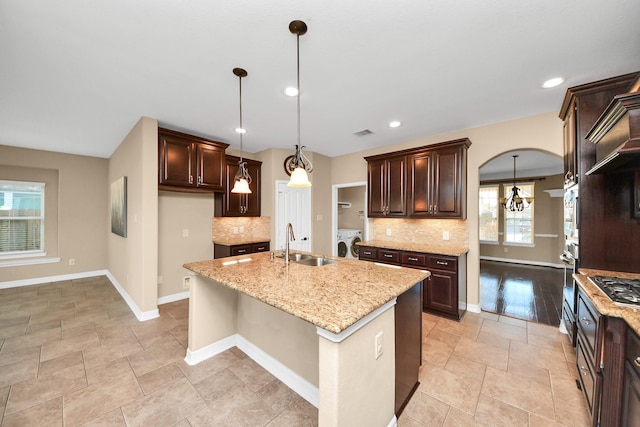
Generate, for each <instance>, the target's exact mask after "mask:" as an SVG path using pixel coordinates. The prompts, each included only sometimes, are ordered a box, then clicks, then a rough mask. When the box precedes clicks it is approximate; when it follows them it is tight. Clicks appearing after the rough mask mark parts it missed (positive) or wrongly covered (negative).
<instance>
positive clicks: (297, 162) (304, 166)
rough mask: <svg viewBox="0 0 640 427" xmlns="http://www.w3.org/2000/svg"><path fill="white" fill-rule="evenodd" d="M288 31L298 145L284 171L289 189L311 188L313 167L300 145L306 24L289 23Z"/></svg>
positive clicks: (286, 161) (287, 161)
mask: <svg viewBox="0 0 640 427" xmlns="http://www.w3.org/2000/svg"><path fill="white" fill-rule="evenodd" d="M289 31H291V33H293V34H295V35H296V42H297V74H298V80H297V89H298V94H297V95H296V99H297V101H298V144H297V145H296V153H295V155H294V156H290V157H289V158H287V160H285V170H291V179H290V180H289V183H287V186H289V187H311V182H309V176H308V175H307V173H311V171H313V165H312V164H311V162H310V161H309V159H307V158H306V157H305V156H304V154H302V149H303V148H304V146H303V145H301V144H300V36H302V35H304V34H305V33H306V32H307V24H305V23H304V22H302V21H291V23H290V24H289Z"/></svg>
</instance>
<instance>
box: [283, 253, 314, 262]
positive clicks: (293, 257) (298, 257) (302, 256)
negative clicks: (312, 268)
mask: <svg viewBox="0 0 640 427" xmlns="http://www.w3.org/2000/svg"><path fill="white" fill-rule="evenodd" d="M312 258H316V257H314V256H313V255H309V254H289V260H291V261H293V262H300V261H304V260H307V259H312Z"/></svg>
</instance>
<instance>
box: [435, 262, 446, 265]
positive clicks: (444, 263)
mask: <svg viewBox="0 0 640 427" xmlns="http://www.w3.org/2000/svg"><path fill="white" fill-rule="evenodd" d="M436 264H438V265H449V263H448V262H446V261H436Z"/></svg>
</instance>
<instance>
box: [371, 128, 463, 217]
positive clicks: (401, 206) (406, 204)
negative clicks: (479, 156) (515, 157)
mask: <svg viewBox="0 0 640 427" xmlns="http://www.w3.org/2000/svg"><path fill="white" fill-rule="evenodd" d="M470 145H471V141H469V140H468V139H467V138H464V139H458V140H453V141H446V142H442V143H439V144H433V145H428V146H424V147H418V148H413V149H410V150H404V151H398V152H393V153H385V154H380V155H376V156H369V157H365V160H366V161H367V163H368V169H367V170H368V174H367V184H368V191H369V193H368V215H369V216H370V217H409V218H457V219H464V218H466V203H465V202H466V182H467V156H466V153H467V149H468V148H469V146H470Z"/></svg>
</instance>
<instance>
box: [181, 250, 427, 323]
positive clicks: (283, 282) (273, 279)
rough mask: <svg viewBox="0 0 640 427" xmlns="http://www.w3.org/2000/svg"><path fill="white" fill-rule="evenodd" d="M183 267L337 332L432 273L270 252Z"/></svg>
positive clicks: (342, 259)
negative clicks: (308, 260)
mask: <svg viewBox="0 0 640 427" xmlns="http://www.w3.org/2000/svg"><path fill="white" fill-rule="evenodd" d="M247 259H250V260H249V261H243V260H247ZM336 259H337V258H336ZM233 261H237V262H235V263H234V262H233ZM184 267H185V268H186V269H188V270H191V271H193V272H195V273H198V274H200V275H202V276H204V277H207V278H209V279H212V280H214V281H216V282H219V283H221V284H223V285H225V286H228V287H229V288H232V289H236V290H237V291H239V292H242V293H244V294H246V295H249V296H251V297H253V298H255V299H257V300H259V301H262V302H264V303H266V304H269V305H271V306H273V307H276V308H278V309H280V310H282V311H284V312H286V313H289V314H292V315H294V316H296V317H299V318H301V319H303V320H306V321H308V322H310V323H312V324H313V325H315V326H318V327H320V328H323V329H325V330H327V331H329V332H333V333H335V334H338V333H340V332H342V331H344V330H345V329H347V328H348V327H350V326H352V325H353V324H354V323H356V322H357V321H358V320H360V319H362V318H363V317H365V316H366V315H368V314H370V313H371V312H373V311H374V310H376V309H378V308H379V307H381V306H383V305H384V304H386V303H387V302H389V301H391V300H392V299H393V298H395V297H397V296H399V295H401V294H402V293H404V292H405V291H407V290H408V289H410V288H411V287H413V286H414V285H415V284H416V283H418V282H420V281H421V280H423V279H424V278H426V277H428V276H429V275H430V273H429V272H428V271H423V270H416V269H412V268H401V267H394V266H385V265H381V264H376V263H373V262H366V261H359V260H351V259H344V258H340V259H339V261H338V262H336V263H333V264H328V265H323V266H320V267H310V266H306V265H302V264H298V263H295V262H291V263H289V266H288V267H287V266H285V264H284V260H283V259H282V258H279V257H276V258H275V259H274V260H270V258H269V253H268V252H261V253H256V254H251V255H243V256H235V257H228V258H221V259H215V260H207V261H200V262H193V263H189V264H185V265H184Z"/></svg>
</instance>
